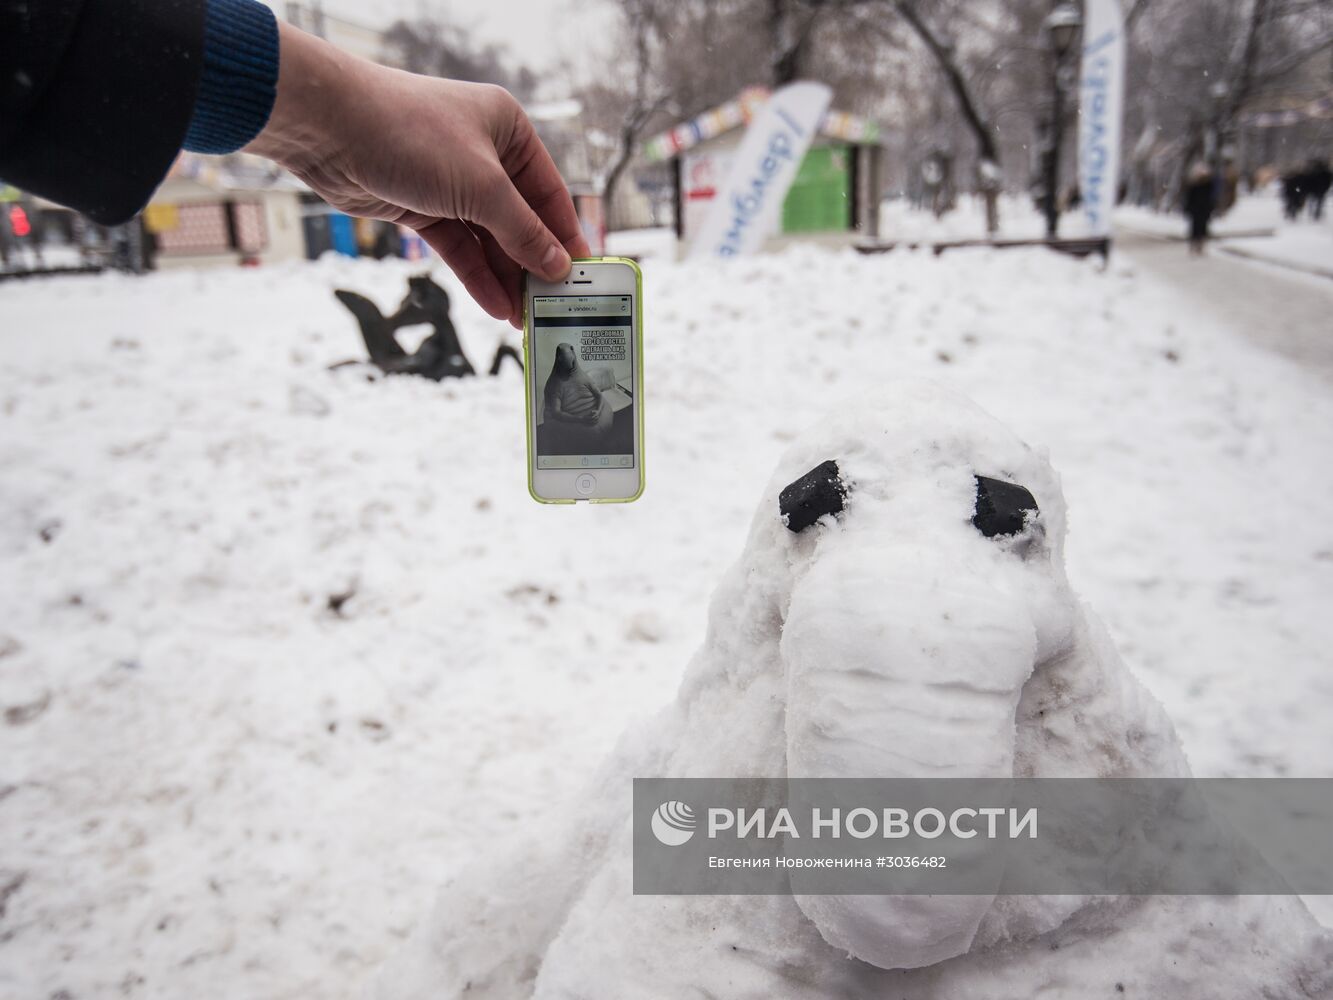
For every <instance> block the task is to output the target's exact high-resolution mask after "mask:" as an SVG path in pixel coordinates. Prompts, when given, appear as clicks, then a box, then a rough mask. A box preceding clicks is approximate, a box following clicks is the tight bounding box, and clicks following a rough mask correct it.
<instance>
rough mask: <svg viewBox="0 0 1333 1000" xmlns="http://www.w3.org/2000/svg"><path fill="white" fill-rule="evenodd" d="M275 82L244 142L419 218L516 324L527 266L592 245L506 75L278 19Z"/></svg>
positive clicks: (373, 213) (315, 179)
mask: <svg viewBox="0 0 1333 1000" xmlns="http://www.w3.org/2000/svg"><path fill="white" fill-rule="evenodd" d="M279 30H280V33H281V34H280V48H281V62H280V66H279V78H278V96H277V100H276V101H275V103H274V106H273V114H272V116H271V118H270V119H269V123H268V125H267V126H266V127H265V128H264V131H263V132H261V133H260V134H259V135H258V136H257V137H256V138H255V140H254V141H253V142H251V143H250V145H248V146H247V147H246V151H247V152H251V153H257V154H258V155H260V156H265V157H267V158H269V159H271V160H275V161H277V162H278V163H280V164H282V165H283V166H284V167H286V168H287V169H288V170H290V171H291V172H292V173H293V174H295V175H296V176H297V177H299V178H301V180H303V181H305V183H307V184H308V185H310V187H311V188H313V189H314V190H315V191H316V192H317V193H318V194H319V195H320V196H321V197H323V198H324V199H325V200H326V201H327V202H328V203H329V204H331V205H333V206H334V207H335V208H337V209H339V210H341V211H343V212H346V213H347V214H349V215H355V216H361V217H363V218H371V219H385V220H387V221H389V222H397V223H401V224H402V225H405V226H409V227H411V228H412V229H415V230H416V231H417V232H418V233H420V234H421V236H422V238H423V239H425V241H426V242H427V243H429V244H430V246H431V247H432V248H433V249H434V250H435V252H436V253H438V254H439V255H440V257H441V258H443V259H444V262H445V263H446V264H447V265H449V267H450V269H451V270H452V271H453V272H454V274H456V275H458V278H459V280H461V281H462V282H463V287H464V288H466V289H467V291H468V294H470V295H471V296H472V297H473V298H474V299H475V300H476V301H477V304H478V305H480V306H481V307H482V308H483V309H485V310H486V312H488V313H490V315H492V316H494V317H495V318H496V319H503V320H508V321H509V322H510V323H512V324H513V325H514V326H515V327H517V326H519V325H520V319H521V317H522V314H523V312H522V310H523V304H522V276H523V271H524V270H525V269H526V270H529V271H532V272H533V273H534V274H536V275H538V276H539V277H542V278H544V279H546V280H548V281H559V280H561V279H562V278H564V277H565V276H566V275H567V274H568V273H569V267H570V257H571V256H574V257H586V256H588V255H589V250H588V244H587V241H586V240H585V239H584V238H583V233H582V231H581V230H580V229H579V223H578V217H577V215H576V214H575V212H574V203H573V201H572V200H571V199H570V197H569V192H568V191H567V190H566V188H565V184H564V181H563V180H562V179H561V177H560V173H559V171H557V170H556V167H555V163H554V162H553V161H552V160H551V156H550V154H549V153H548V152H547V151H546V147H545V146H543V145H542V143H541V140H540V139H538V138H537V133H536V131H535V130H534V129H533V127H532V123H531V122H530V121H528V118H527V116H526V115H525V114H524V113H523V109H522V108H520V107H519V105H518V102H517V101H515V100H514V98H513V97H512V96H511V95H510V94H509V93H508V92H507V91H505V90H504V89H502V88H500V87H492V86H488V85H485V84H475V83H462V82H459V81H456V80H438V79H433V78H430V77H424V76H414V75H413V74H410V73H403V72H400V71H399V70H393V69H388V68H386V67H383V66H378V65H376V64H374V63H371V62H368V61H366V60H364V59H358V58H356V57H354V56H351V55H348V54H347V53H345V52H342V51H340V50H339V49H337V48H335V47H334V46H332V45H330V44H328V43H327V42H325V41H323V40H321V39H319V38H315V37H314V36H313V35H308V34H306V33H304V32H302V31H299V30H297V29H296V28H293V27H291V26H290V25H288V24H283V25H281V26H280V29H279Z"/></svg>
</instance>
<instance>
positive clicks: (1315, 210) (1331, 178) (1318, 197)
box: [1305, 159, 1333, 222]
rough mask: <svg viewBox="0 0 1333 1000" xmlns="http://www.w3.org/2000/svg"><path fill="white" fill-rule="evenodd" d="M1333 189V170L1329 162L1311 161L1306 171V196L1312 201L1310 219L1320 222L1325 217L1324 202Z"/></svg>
mask: <svg viewBox="0 0 1333 1000" xmlns="http://www.w3.org/2000/svg"><path fill="white" fill-rule="evenodd" d="M1330 187H1333V170H1331V169H1329V165H1328V160H1326V159H1324V160H1311V161H1310V166H1309V168H1308V169H1307V170H1306V171H1305V196H1306V197H1307V198H1308V199H1309V201H1310V218H1312V219H1314V220H1315V222H1318V221H1319V220H1321V219H1322V218H1323V217H1324V200H1325V199H1326V198H1327V197H1328V190H1329V188H1330Z"/></svg>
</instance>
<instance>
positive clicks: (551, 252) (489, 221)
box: [476, 174, 570, 281]
mask: <svg viewBox="0 0 1333 1000" xmlns="http://www.w3.org/2000/svg"><path fill="white" fill-rule="evenodd" d="M477 214H478V218H477V220H476V221H477V223H478V224H480V225H481V226H483V227H485V228H486V229H487V230H488V231H489V232H490V234H491V235H492V236H494V237H495V241H496V242H497V243H499V244H500V248H501V249H502V250H504V252H505V253H506V254H508V255H509V257H510V259H511V260H513V261H514V263H516V264H518V265H519V266H520V267H522V268H523V269H525V270H527V271H531V272H532V273H533V274H536V275H537V276H538V277H540V278H542V279H544V280H546V281H559V280H561V279H562V278H564V277H565V276H566V275H567V274H569V268H570V258H569V253H568V252H567V251H566V250H565V248H564V247H563V246H561V245H560V241H559V240H557V239H556V238H555V236H553V235H552V233H551V231H550V230H549V229H547V228H546V226H545V225H544V224H543V223H542V220H541V219H540V218H538V216H537V213H536V212H534V211H533V210H532V206H531V205H529V204H528V203H527V202H526V201H524V200H523V196H522V195H521V194H519V193H518V189H517V188H516V187H514V182H513V181H511V180H510V179H509V177H508V176H506V175H503V174H502V175H501V180H500V181H499V182H497V183H496V184H495V186H494V189H493V194H492V196H491V197H489V198H486V199H483V200H482V203H481V205H480V206H479V207H478V212H477Z"/></svg>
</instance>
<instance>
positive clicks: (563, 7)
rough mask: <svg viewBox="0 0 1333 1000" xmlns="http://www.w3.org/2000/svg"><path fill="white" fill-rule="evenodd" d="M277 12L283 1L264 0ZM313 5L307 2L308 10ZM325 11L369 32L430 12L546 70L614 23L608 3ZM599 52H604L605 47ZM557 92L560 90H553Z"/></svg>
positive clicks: (384, 5) (584, 0) (400, 1)
mask: <svg viewBox="0 0 1333 1000" xmlns="http://www.w3.org/2000/svg"><path fill="white" fill-rule="evenodd" d="M266 2H267V3H268V4H269V6H270V7H273V8H274V9H275V10H277V11H278V12H279V13H282V12H283V11H284V10H285V8H286V2H285V0H266ZM310 2H311V0H304V3H305V4H306V5H307V6H308V5H309V4H310ZM323 4H324V10H325V11H326V12H328V13H329V14H332V15H335V16H337V17H341V18H346V19H347V20H349V21H355V22H357V23H359V24H364V25H366V26H367V27H378V28H382V27H387V26H388V25H389V24H390V23H392V22H393V21H394V20H395V19H397V18H399V17H411V16H413V15H415V14H418V13H420V12H421V11H423V10H424V11H426V12H428V13H430V14H432V15H434V16H436V17H438V18H440V19H441V20H443V21H447V22H449V23H452V24H459V25H461V26H463V27H467V28H471V29H472V31H473V33H474V34H475V35H476V37H477V38H478V39H479V40H480V41H483V42H496V43H504V44H506V45H507V46H508V48H509V52H510V58H511V61H512V62H514V63H515V64H517V63H523V64H526V65H528V66H530V67H532V68H533V69H534V70H543V69H546V68H548V67H549V66H551V64H552V63H553V62H554V61H555V60H556V58H558V57H559V56H560V55H561V54H562V53H564V54H571V55H572V54H574V53H577V52H578V51H580V48H583V49H585V50H586V49H587V47H588V45H589V42H590V40H592V39H595V38H597V36H598V35H601V36H603V37H605V36H607V35H609V34H610V33H611V31H612V28H613V26H614V23H615V9H614V7H613V6H612V5H611V3H610V0H323ZM597 48H598V49H599V50H601V51H605V50H604V49H603V47H602V46H601V45H598V46H597ZM552 89H557V90H558V88H552Z"/></svg>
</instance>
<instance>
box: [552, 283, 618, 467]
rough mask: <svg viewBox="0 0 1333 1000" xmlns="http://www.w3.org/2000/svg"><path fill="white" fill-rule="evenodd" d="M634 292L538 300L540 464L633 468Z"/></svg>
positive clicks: (561, 296)
mask: <svg viewBox="0 0 1333 1000" xmlns="http://www.w3.org/2000/svg"><path fill="white" fill-rule="evenodd" d="M633 332H634V296H632V295H537V296H534V297H533V299H532V363H533V376H534V377H533V392H534V397H535V398H534V399H533V413H534V414H535V415H536V417H535V419H536V424H537V427H536V435H535V438H536V452H537V468H538V469H580V468H583V469H592V468H599V469H612V468H614V469H633V468H634V467H635V455H634V432H635V427H636V426H637V424H636V421H635V413H634V407H635V406H636V405H637V404H636V401H635V392H636V391H637V388H638V387H637V386H635V384H634V335H633Z"/></svg>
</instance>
